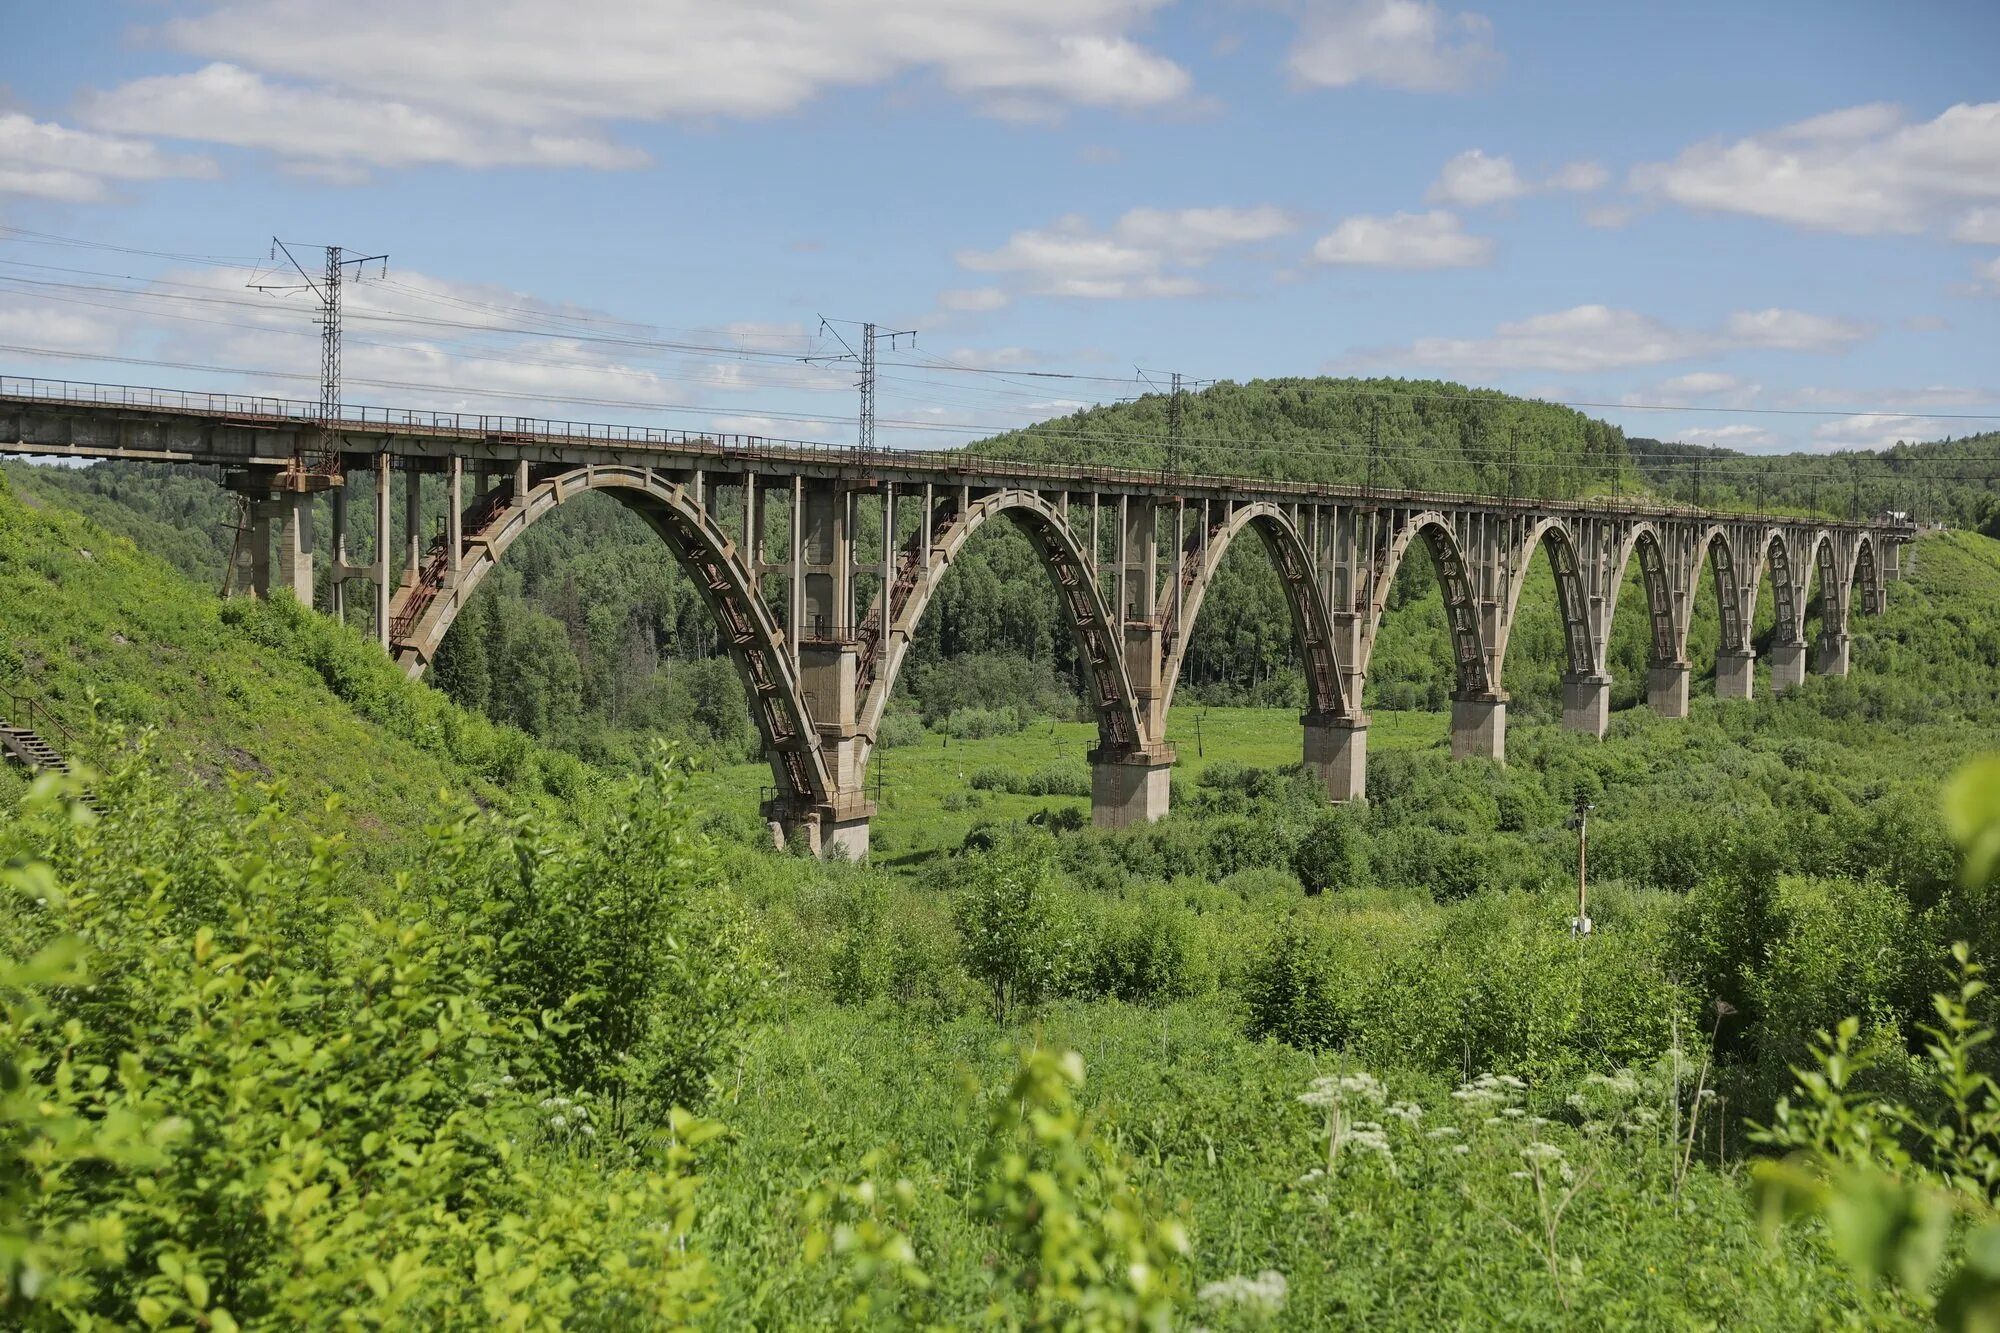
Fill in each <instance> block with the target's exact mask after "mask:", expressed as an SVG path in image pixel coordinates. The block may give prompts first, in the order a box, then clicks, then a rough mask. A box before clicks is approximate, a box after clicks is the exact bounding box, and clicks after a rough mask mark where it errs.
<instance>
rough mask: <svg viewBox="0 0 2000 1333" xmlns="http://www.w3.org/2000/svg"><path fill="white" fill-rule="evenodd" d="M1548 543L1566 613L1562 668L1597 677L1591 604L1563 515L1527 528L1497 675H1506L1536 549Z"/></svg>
mask: <svg viewBox="0 0 2000 1333" xmlns="http://www.w3.org/2000/svg"><path fill="white" fill-rule="evenodd" d="M1543 545H1546V546H1547V547H1548V555H1549V568H1550V569H1551V570H1553V571H1554V572H1555V578H1556V610H1557V611H1558V613H1559V614H1560V615H1561V616H1562V626H1563V669H1564V671H1565V672H1566V673H1567V674H1570V675H1574V676H1589V675H1594V674H1596V673H1597V672H1599V671H1601V670H1602V669H1603V664H1602V663H1601V662H1599V661H1598V652H1597V647H1596V645H1595V644H1594V643H1593V642H1592V639H1591V633H1590V603H1589V600H1588V598H1586V597H1585V595H1584V589H1583V569H1582V566H1581V564H1580V561H1579V556H1578V554H1577V549H1576V537H1575V534H1573V533H1572V532H1571V531H1570V530H1569V526H1568V525H1567V524H1565V523H1564V522H1563V521H1562V520H1561V519H1559V518H1544V519H1542V520H1540V521H1538V522H1537V523H1536V524H1535V525H1534V526H1533V527H1531V528H1529V529H1528V534H1527V536H1526V538H1525V539H1524V540H1523V541H1522V542H1521V544H1520V546H1519V547H1518V548H1517V549H1516V550H1515V551H1514V553H1513V567H1512V570H1511V572H1510V575H1509V578H1508V581H1507V614H1506V616H1505V617H1503V618H1502V620H1501V629H1500V633H1499V642H1498V643H1496V644H1495V645H1494V653H1493V662H1494V674H1495V676H1496V677H1497V678H1498V679H1500V680H1503V681H1504V680H1505V679H1506V662H1507V647H1508V645H1509V643H1511V642H1512V640H1513V630H1514V622H1515V618H1516V613H1517V612H1518V611H1519V610H1520V605H1521V592H1522V590H1523V589H1525V588H1526V587H1527V586H1528V566H1529V565H1530V564H1532V563H1533V561H1534V557H1535V551H1536V550H1537V549H1538V548H1539V547H1541V546H1543Z"/></svg>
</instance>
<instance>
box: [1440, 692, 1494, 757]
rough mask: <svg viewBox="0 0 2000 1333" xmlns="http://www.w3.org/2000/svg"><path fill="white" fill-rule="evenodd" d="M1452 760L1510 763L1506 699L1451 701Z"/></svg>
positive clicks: (1485, 697) (1489, 698) (1484, 698)
mask: <svg viewBox="0 0 2000 1333" xmlns="http://www.w3.org/2000/svg"><path fill="white" fill-rule="evenodd" d="M1451 757H1452V758H1453V759H1474V758H1478V759H1497V760H1499V761H1500V762H1501V763H1503V764H1504V763H1506V762H1507V696H1505V695H1504V694H1503V695H1487V696H1484V697H1475V698H1470V699H1453V700H1452V701H1451Z"/></svg>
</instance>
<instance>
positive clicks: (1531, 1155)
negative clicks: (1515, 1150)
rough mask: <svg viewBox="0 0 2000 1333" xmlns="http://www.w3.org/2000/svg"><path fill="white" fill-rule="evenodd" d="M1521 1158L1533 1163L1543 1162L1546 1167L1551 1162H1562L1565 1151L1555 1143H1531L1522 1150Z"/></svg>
mask: <svg viewBox="0 0 2000 1333" xmlns="http://www.w3.org/2000/svg"><path fill="white" fill-rule="evenodd" d="M1521 1156H1523V1157H1525V1158H1527V1159H1528V1160H1529V1161H1531V1162H1541V1163H1543V1164H1544V1165H1546V1164H1548V1163H1550V1162H1560V1161H1561V1160H1562V1157H1563V1150H1562V1149H1561V1148H1558V1147H1557V1146H1556V1145H1555V1144H1553V1143H1540V1142H1537V1143H1531V1144H1529V1145H1528V1146H1527V1147H1525V1148H1523V1149H1521Z"/></svg>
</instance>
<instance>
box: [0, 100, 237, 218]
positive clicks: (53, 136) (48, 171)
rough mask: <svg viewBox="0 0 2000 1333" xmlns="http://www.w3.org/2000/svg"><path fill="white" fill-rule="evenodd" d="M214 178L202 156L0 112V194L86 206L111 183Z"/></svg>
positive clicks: (17, 113) (210, 165) (213, 168)
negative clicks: (164, 150)
mask: <svg viewBox="0 0 2000 1333" xmlns="http://www.w3.org/2000/svg"><path fill="white" fill-rule="evenodd" d="M214 174H215V163H214V162H212V161H210V160H209V159H207V158H205V157H189V156H181V155H178V154H171V153H163V152H161V151H160V150H159V149H158V148H157V147H155V146H154V145H152V144H149V143H145V142H142V141H140V140H137V139H122V138H116V137H114V136H111V135H108V134H92V133H90V132H89V131H88V130H75V129H70V128H69V127H67V126H64V125H57V124H53V123H51V122H48V121H38V120H34V119H32V118H30V117H28V116H25V115H23V114H21V113H20V112H18V111H11V112H0V194H25V195H33V196H35V197H36V198H41V199H55V200H60V201H62V202H64V203H90V202H94V201H96V200H99V199H102V198H104V197H105V196H106V195H107V194H108V193H109V185H108V183H109V182H111V181H143V180H160V179H163V178H166V177H170V176H213V175H214Z"/></svg>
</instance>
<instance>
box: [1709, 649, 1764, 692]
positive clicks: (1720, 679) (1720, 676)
mask: <svg viewBox="0 0 2000 1333" xmlns="http://www.w3.org/2000/svg"><path fill="white" fill-rule="evenodd" d="M1756 666H1757V654H1756V653H1754V652H1751V651H1749V650H1747V649H1746V650H1744V651H1743V652H1740V653H1736V652H1730V651H1729V650H1728V649H1724V650H1723V651H1722V652H1720V653H1717V654H1716V655H1715V697H1716V698H1718V699H1748V698H1749V697H1750V695H1751V690H1752V688H1753V685H1752V682H1753V681H1755V679H1756V674H1757V673H1756V669H1755V668H1756Z"/></svg>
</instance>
